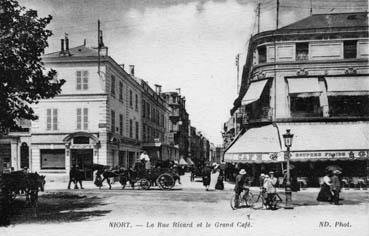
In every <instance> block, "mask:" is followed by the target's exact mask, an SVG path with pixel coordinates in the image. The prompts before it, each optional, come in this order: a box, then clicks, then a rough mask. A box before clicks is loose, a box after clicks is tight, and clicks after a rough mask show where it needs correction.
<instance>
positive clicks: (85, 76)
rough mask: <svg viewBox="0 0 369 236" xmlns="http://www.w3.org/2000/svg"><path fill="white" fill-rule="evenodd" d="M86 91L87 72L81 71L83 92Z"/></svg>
mask: <svg viewBox="0 0 369 236" xmlns="http://www.w3.org/2000/svg"><path fill="white" fill-rule="evenodd" d="M87 89H88V71H87V70H85V71H83V90H87Z"/></svg>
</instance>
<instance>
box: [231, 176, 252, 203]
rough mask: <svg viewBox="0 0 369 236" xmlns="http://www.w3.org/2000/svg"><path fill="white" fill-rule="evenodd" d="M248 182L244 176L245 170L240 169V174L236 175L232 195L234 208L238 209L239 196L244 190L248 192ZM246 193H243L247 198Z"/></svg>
mask: <svg viewBox="0 0 369 236" xmlns="http://www.w3.org/2000/svg"><path fill="white" fill-rule="evenodd" d="M248 189H249V188H248V181H247V176H246V171H245V169H241V170H240V172H239V173H238V175H237V176H236V182H235V186H234V193H235V198H234V206H235V208H239V207H240V194H241V193H242V192H243V191H244V190H245V191H249V190H248ZM247 194H248V192H246V193H245V196H247Z"/></svg>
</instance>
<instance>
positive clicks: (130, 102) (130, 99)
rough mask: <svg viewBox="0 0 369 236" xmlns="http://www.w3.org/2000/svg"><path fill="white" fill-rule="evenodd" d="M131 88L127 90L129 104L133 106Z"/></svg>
mask: <svg viewBox="0 0 369 236" xmlns="http://www.w3.org/2000/svg"><path fill="white" fill-rule="evenodd" d="M132 99H133V98H132V90H129V106H130V107H131V108H132V107H133V101H132Z"/></svg>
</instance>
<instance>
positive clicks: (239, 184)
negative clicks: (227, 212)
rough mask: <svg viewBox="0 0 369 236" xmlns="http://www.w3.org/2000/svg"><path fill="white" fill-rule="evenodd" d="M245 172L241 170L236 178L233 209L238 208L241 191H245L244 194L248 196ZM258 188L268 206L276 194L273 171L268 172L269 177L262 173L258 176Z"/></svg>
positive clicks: (247, 179) (248, 182) (275, 181)
mask: <svg viewBox="0 0 369 236" xmlns="http://www.w3.org/2000/svg"><path fill="white" fill-rule="evenodd" d="M246 174H247V172H246V171H245V169H241V170H240V171H239V173H238V175H237V176H236V180H235V187H234V192H235V195H236V196H235V207H236V208H238V207H239V196H240V194H241V193H242V192H243V191H246V192H245V194H246V195H247V194H248V191H250V190H249V188H250V179H249V178H248V177H247V175H246ZM259 182H260V188H261V190H262V192H263V194H265V195H266V196H265V200H266V202H265V205H266V206H268V205H269V203H270V202H271V201H272V199H273V197H274V195H275V194H276V193H277V189H276V185H277V178H276V177H275V176H274V171H270V172H269V175H267V174H264V173H262V174H261V175H260V179H259Z"/></svg>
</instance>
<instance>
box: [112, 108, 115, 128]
mask: <svg viewBox="0 0 369 236" xmlns="http://www.w3.org/2000/svg"><path fill="white" fill-rule="evenodd" d="M111 132H113V133H115V111H113V110H112V111H111Z"/></svg>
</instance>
